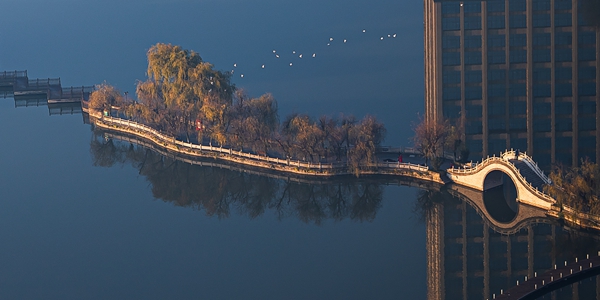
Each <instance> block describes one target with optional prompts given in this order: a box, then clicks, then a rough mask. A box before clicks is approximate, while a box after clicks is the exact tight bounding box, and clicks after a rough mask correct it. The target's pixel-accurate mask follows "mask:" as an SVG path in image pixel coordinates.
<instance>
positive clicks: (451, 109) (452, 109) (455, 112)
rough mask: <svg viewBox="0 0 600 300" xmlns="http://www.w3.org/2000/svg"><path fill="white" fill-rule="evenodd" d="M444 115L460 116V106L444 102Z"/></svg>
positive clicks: (452, 117) (450, 116)
mask: <svg viewBox="0 0 600 300" xmlns="http://www.w3.org/2000/svg"><path fill="white" fill-rule="evenodd" d="M443 108H444V117H445V118H448V119H456V118H459V117H460V106H458V105H452V104H446V103H444V106H443Z"/></svg>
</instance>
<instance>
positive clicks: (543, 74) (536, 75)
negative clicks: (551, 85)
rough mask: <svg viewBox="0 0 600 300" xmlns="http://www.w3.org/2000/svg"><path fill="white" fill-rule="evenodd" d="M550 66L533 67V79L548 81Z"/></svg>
mask: <svg viewBox="0 0 600 300" xmlns="http://www.w3.org/2000/svg"><path fill="white" fill-rule="evenodd" d="M551 75H552V73H551V70H550V68H535V69H533V81H536V82H537V81H549V80H550V79H551Z"/></svg>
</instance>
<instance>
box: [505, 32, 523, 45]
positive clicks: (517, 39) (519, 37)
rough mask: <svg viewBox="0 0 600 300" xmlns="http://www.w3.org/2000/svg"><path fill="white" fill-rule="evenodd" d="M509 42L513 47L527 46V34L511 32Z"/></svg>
mask: <svg viewBox="0 0 600 300" xmlns="http://www.w3.org/2000/svg"><path fill="white" fill-rule="evenodd" d="M508 42H509V44H510V46H511V47H525V46H527V35H525V34H511V35H510V37H509V40H508Z"/></svg>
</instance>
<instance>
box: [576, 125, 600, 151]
mask: <svg viewBox="0 0 600 300" xmlns="http://www.w3.org/2000/svg"><path fill="white" fill-rule="evenodd" d="M594 121H595V120H594ZM580 124H581V123H580ZM580 126H581V125H580ZM594 129H596V123H595V122H594V127H593V128H592V129H589V130H594ZM578 144H579V148H588V149H596V137H595V136H593V135H592V136H580V137H579V141H578Z"/></svg>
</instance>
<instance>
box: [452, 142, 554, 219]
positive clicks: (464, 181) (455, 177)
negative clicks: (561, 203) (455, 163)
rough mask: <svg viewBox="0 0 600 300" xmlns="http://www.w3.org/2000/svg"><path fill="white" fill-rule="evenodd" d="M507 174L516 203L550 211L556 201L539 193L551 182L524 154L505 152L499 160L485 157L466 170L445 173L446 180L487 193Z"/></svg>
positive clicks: (500, 182) (459, 169)
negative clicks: (512, 185)
mask: <svg viewBox="0 0 600 300" xmlns="http://www.w3.org/2000/svg"><path fill="white" fill-rule="evenodd" d="M504 174H506V175H507V176H508V177H509V178H510V179H511V180H512V181H513V183H514V184H515V187H516V189H517V201H519V202H522V203H526V204H529V205H532V206H536V207H539V208H542V209H546V210H549V209H550V207H551V206H552V204H553V203H555V200H554V199H553V198H552V197H550V196H548V195H546V194H544V193H543V192H542V187H543V185H545V184H550V179H548V177H547V176H546V175H544V172H543V171H542V170H540V168H539V167H538V166H537V164H536V163H535V162H534V161H533V160H532V159H531V157H529V156H527V155H526V154H525V153H519V152H518V151H512V150H511V151H506V152H504V153H502V154H501V155H500V156H499V157H495V156H494V157H488V158H487V159H485V160H483V161H482V162H481V163H479V164H477V165H475V166H473V167H468V168H452V169H448V170H447V175H448V177H449V178H450V179H451V180H452V181H453V182H454V183H457V184H460V185H463V186H467V187H471V188H473V189H476V190H479V191H486V190H489V189H491V188H494V187H497V186H500V185H502V184H503V183H504V182H503V180H504V179H503V178H504V177H505V176H503V175H504Z"/></svg>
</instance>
